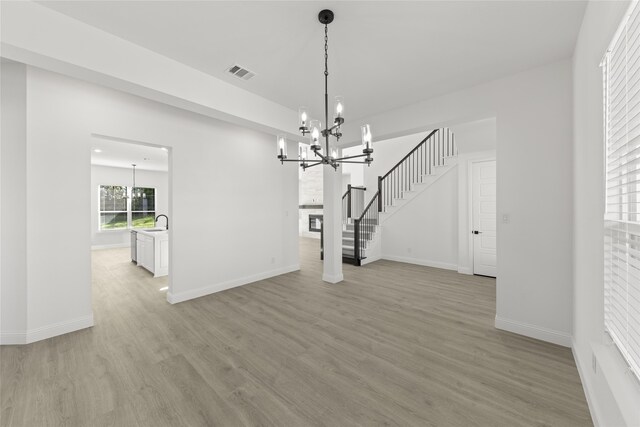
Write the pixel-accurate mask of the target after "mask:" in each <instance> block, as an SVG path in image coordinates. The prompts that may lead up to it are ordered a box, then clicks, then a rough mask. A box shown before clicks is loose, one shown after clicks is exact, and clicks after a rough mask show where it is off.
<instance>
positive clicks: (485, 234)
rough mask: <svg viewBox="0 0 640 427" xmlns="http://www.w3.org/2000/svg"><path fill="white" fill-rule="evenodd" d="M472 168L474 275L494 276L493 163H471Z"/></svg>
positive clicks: (495, 271) (494, 187) (494, 209)
mask: <svg viewBox="0 0 640 427" xmlns="http://www.w3.org/2000/svg"><path fill="white" fill-rule="evenodd" d="M471 169H472V170H471V187H472V199H471V206H472V207H471V210H472V228H471V230H472V231H471V233H472V239H473V245H472V247H473V274H478V275H482V276H490V277H496V275H497V238H496V229H497V226H496V220H497V218H496V216H497V210H496V194H497V193H496V161H495V160H486V161H478V162H473V163H472V166H471Z"/></svg>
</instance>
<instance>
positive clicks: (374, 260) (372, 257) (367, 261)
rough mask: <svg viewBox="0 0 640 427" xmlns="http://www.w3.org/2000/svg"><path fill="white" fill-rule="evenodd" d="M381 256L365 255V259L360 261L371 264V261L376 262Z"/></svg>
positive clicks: (363, 263)
mask: <svg viewBox="0 0 640 427" xmlns="http://www.w3.org/2000/svg"><path fill="white" fill-rule="evenodd" d="M381 259H382V256H380V255H377V256H371V257H366V258H365V259H363V260H362V261H361V263H362V265H367V264H371V263H372V262H376V261H378V260H381Z"/></svg>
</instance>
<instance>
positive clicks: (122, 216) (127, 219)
mask: <svg viewBox="0 0 640 427" xmlns="http://www.w3.org/2000/svg"><path fill="white" fill-rule="evenodd" d="M99 191H100V203H99V204H100V206H99V218H100V221H99V226H98V228H99V229H100V230H101V231H107V230H127V229H131V228H150V227H153V226H154V225H155V215H156V210H155V207H156V205H155V200H156V190H155V188H147V187H133V188H131V187H125V186H120V185H101V186H100V190H99Z"/></svg>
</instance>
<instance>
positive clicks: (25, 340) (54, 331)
mask: <svg viewBox="0 0 640 427" xmlns="http://www.w3.org/2000/svg"><path fill="white" fill-rule="evenodd" d="M92 326H93V313H91V314H89V315H87V316H83V317H78V318H75V319H70V320H65V321H62V322H58V323H54V324H51V325H45V326H41V327H39V328H35V329H29V330H27V331H26V332H19V331H18V332H0V345H13V344H31V343H32V342H36V341H42V340H45V339H47V338H53V337H57V336H58V335H64V334H68V333H70V332H75V331H79V330H81V329H86V328H90V327H92Z"/></svg>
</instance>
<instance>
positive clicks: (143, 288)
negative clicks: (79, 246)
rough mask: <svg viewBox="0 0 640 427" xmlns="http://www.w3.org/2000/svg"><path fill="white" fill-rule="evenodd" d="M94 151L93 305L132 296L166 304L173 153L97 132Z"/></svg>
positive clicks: (92, 158) (92, 139) (92, 184)
mask: <svg viewBox="0 0 640 427" xmlns="http://www.w3.org/2000/svg"><path fill="white" fill-rule="evenodd" d="M90 149H91V155H90V158H91V165H90V167H91V183H90V185H91V190H90V191H91V255H92V256H91V258H92V282H93V288H94V303H98V301H97V298H96V296H99V298H101V299H103V300H104V301H107V300H113V298H117V297H118V296H117V295H119V294H123V293H124V294H128V293H131V292H134V293H143V294H144V296H145V299H146V300H147V301H148V300H158V301H165V300H166V295H167V292H168V291H169V287H170V283H169V282H170V279H169V260H170V257H169V249H170V234H169V233H170V232H171V231H170V227H169V222H170V220H169V219H170V218H171V216H170V214H169V206H170V184H169V183H170V178H169V164H170V161H169V159H170V155H171V152H170V149H169V148H168V147H161V146H156V145H151V144H146V143H141V142H138V141H130V140H126V139H123V138H116V137H110V136H104V135H96V134H92V135H91V139H90ZM95 306H96V304H94V307H95Z"/></svg>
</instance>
